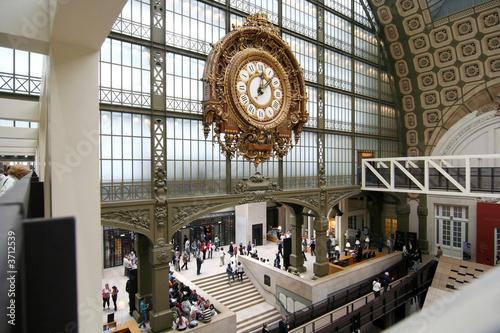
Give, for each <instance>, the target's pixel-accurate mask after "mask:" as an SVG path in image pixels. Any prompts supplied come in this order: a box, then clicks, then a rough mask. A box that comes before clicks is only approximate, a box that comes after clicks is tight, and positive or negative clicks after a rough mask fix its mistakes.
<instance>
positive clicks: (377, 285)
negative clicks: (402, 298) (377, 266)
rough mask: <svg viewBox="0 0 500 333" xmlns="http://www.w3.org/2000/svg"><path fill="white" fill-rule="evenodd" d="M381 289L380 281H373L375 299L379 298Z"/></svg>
mask: <svg viewBox="0 0 500 333" xmlns="http://www.w3.org/2000/svg"><path fill="white" fill-rule="evenodd" d="M381 288H382V285H381V284H380V279H379V278H377V279H376V280H375V281H373V287H372V290H373V294H374V295H375V298H377V297H379V296H380V289H381Z"/></svg>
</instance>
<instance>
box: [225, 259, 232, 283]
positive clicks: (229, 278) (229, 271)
mask: <svg viewBox="0 0 500 333" xmlns="http://www.w3.org/2000/svg"><path fill="white" fill-rule="evenodd" d="M226 274H227V283H228V284H229V285H231V276H232V277H233V281H234V273H233V268H232V267H231V263H228V264H227V267H226Z"/></svg>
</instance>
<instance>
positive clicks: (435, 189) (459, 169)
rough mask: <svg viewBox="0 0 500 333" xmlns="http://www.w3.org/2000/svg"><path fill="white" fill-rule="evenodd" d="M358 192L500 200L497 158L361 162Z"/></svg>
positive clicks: (427, 158)
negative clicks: (359, 190)
mask: <svg viewBox="0 0 500 333" xmlns="http://www.w3.org/2000/svg"><path fill="white" fill-rule="evenodd" d="M361 189H362V190H366V191H382V192H406V193H422V194H440V195H450V194H453V195H458V196H469V197H500V154H489V155H462V156H425V157H394V158H370V159H364V160H363V163H362V167H361Z"/></svg>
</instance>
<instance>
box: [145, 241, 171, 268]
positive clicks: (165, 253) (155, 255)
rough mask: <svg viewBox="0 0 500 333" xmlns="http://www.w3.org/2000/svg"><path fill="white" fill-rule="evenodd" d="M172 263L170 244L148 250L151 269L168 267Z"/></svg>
mask: <svg viewBox="0 0 500 333" xmlns="http://www.w3.org/2000/svg"><path fill="white" fill-rule="evenodd" d="M171 261H172V244H167V245H165V246H155V247H150V248H149V262H150V263H151V265H152V266H153V267H155V266H159V265H168V264H169V263H170V262H171Z"/></svg>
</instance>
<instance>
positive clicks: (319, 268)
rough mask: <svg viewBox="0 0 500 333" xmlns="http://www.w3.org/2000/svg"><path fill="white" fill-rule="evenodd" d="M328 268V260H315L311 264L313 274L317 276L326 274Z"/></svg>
mask: <svg viewBox="0 0 500 333" xmlns="http://www.w3.org/2000/svg"><path fill="white" fill-rule="evenodd" d="M329 270H330V265H329V264H328V262H324V263H317V262H315V263H314V264H313V271H314V275H316V276H318V277H321V276H327V275H328V272H329Z"/></svg>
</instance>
